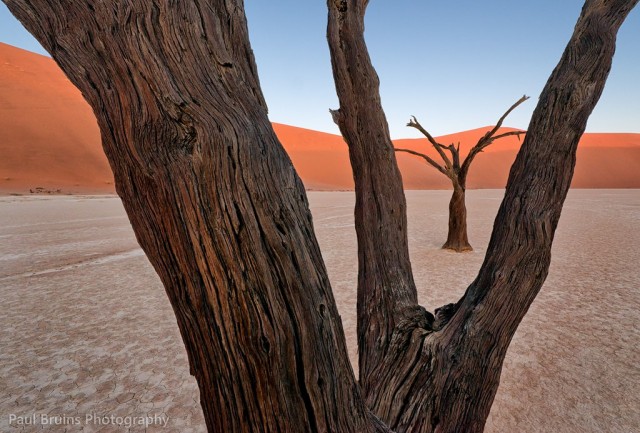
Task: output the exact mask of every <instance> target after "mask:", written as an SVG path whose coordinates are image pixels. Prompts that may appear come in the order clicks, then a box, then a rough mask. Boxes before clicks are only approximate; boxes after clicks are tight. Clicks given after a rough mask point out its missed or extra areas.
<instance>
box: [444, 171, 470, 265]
mask: <svg viewBox="0 0 640 433" xmlns="http://www.w3.org/2000/svg"><path fill="white" fill-rule="evenodd" d="M465 193H466V189H465V187H464V186H463V185H460V184H459V183H457V182H454V184H453V194H451V200H450V201H449V232H448V234H447V241H446V242H445V243H444V245H442V248H443V249H447V250H454V251H457V252H463V251H472V250H473V248H471V245H470V244H469V238H468V237H467V205H466V202H465Z"/></svg>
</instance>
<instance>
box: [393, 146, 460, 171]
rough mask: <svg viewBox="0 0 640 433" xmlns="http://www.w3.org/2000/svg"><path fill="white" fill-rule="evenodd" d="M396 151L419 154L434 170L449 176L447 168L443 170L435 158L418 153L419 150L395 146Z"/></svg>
mask: <svg viewBox="0 0 640 433" xmlns="http://www.w3.org/2000/svg"><path fill="white" fill-rule="evenodd" d="M395 151H396V152H405V153H410V154H411V155H416V156H419V157H420V158H422V159H424V160H425V161H427V162H428V163H429V164H431V165H432V166H433V167H434V168H435V169H436V170H438V171H439V172H440V173H442V174H444V175H445V176H447V177H448V176H449V174H448V173H447V170H445V168H444V167H443V166H441V165H440V164H438V163H437V162H436V161H435V160H433V159H432V158H430V157H429V156H428V155H425V154H424V153H420V152H416V151H415V150H411V149H399V148H397V147H396V148H395Z"/></svg>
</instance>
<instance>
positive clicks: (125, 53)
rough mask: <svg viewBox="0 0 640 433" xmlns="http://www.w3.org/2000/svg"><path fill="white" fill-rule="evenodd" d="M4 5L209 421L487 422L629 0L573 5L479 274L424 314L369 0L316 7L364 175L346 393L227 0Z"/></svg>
mask: <svg viewBox="0 0 640 433" xmlns="http://www.w3.org/2000/svg"><path fill="white" fill-rule="evenodd" d="M4 1H5V3H6V4H7V6H8V7H9V9H10V10H11V12H12V13H13V14H14V15H16V16H17V17H18V18H19V19H20V21H22V23H23V24H24V25H25V27H27V29H29V30H30V31H31V32H32V33H33V34H34V35H35V36H36V37H37V38H38V40H39V41H40V42H41V43H42V44H43V46H44V47H45V48H46V49H47V50H48V51H49V52H50V53H51V54H52V56H53V58H54V59H55V60H56V62H57V63H58V64H59V65H60V66H61V68H62V69H63V71H64V72H65V73H66V74H67V75H68V77H69V78H70V79H71V81H72V82H73V83H74V84H75V85H76V86H78V87H79V88H80V90H81V91H82V93H83V95H84V97H85V98H86V99H87V101H88V102H89V104H90V105H91V106H92V108H93V110H94V112H95V114H96V117H97V119H98V123H99V126H100V129H101V133H102V140H103V147H104V150H105V153H106V154H107V157H108V159H109V162H110V164H111V167H112V169H113V172H114V176H115V180H116V187H117V191H118V194H119V195H120V197H121V198H122V201H123V204H124V206H125V209H126V211H127V214H128V216H129V218H130V220H131V224H132V226H133V229H134V231H135V234H136V237H137V239H138V241H139V243H140V245H141V246H142V248H143V249H144V251H145V253H146V254H147V256H148V257H149V260H150V261H151V263H152V265H153V266H154V268H155V269H156V271H157V272H158V274H159V275H160V278H161V279H162V282H163V284H164V286H165V289H166V292H167V295H168V297H169V300H170V302H171V304H172V306H173V309H174V312H175V315H176V319H177V322H178V326H179V328H180V332H181V335H182V338H183V340H184V342H185V346H186V348H187V353H188V355H189V364H190V367H191V372H192V374H194V375H195V377H196V379H197V381H198V385H199V388H200V393H201V403H202V407H203V411H204V415H205V419H206V422H207V427H208V429H209V431H211V432H221V431H224V432H284V431H287V432H289V431H290V432H325V431H326V432H373V431H390V430H388V427H391V428H393V429H394V431H397V432H408V431H410V432H418V433H431V432H436V433H444V432H460V431H465V432H472V433H473V432H481V431H482V429H483V426H484V423H485V420H486V417H487V415H488V413H489V408H490V407H491V402H492V401H493V397H494V395H495V392H496V390H497V387H498V381H499V376H500V369H501V365H502V361H503V359H504V355H505V353H506V349H507V347H508V345H509V341H510V339H511V337H512V335H513V333H514V332H515V329H516V328H517V326H518V324H519V323H520V320H521V319H522V317H523V316H524V314H525V313H526V311H527V309H528V307H529V305H530V304H531V302H532V301H533V299H534V298H535V295H536V294H537V292H538V290H539V289H540V287H541V285H542V282H543V281H544V278H545V276H546V273H547V270H548V266H549V259H550V256H549V254H550V248H551V242H552V240H553V233H554V230H555V227H556V224H557V220H558V218H559V215H560V210H561V207H562V202H563V201H564V197H565V195H566V192H567V189H568V187H569V183H570V180H571V175H572V167H573V162H574V159H575V149H576V146H577V143H578V139H579V137H580V135H581V134H582V132H583V130H584V126H585V124H586V120H587V118H588V116H589V114H590V112H591V110H592V109H593V107H594V106H595V104H596V102H597V100H598V98H599V96H600V93H601V91H602V88H603V86H604V82H605V79H606V77H607V74H608V71H609V68H610V65H611V57H612V55H613V51H614V46H615V35H616V32H617V30H618V27H619V26H620V24H621V23H622V22H623V21H624V18H625V17H626V15H627V14H628V12H629V11H630V10H631V9H632V8H633V7H634V6H635V4H636V3H637V1H638V0H609V1H606V0H588V1H587V2H586V5H585V8H584V9H583V12H582V15H581V17H580V19H579V21H578V24H577V26H576V29H575V32H574V35H573V37H572V39H571V41H570V42H569V45H568V47H567V50H566V51H565V54H564V55H563V57H562V60H561V61H560V64H559V65H558V67H557V68H556V70H555V71H554V73H553V74H552V76H551V78H550V80H549V82H548V83H547V86H546V87H545V90H544V91H543V93H542V95H541V98H540V103H539V104H538V108H537V109H536V111H535V113H534V117H533V120H532V122H531V126H530V129H529V134H528V135H527V138H526V139H525V142H524V144H523V147H522V150H521V152H520V153H519V155H518V158H517V159H516V162H515V164H514V166H513V168H512V171H511V174H510V178H509V184H508V186H507V192H506V195H505V200H504V202H503V204H502V206H501V208H500V212H499V214H498V217H497V219H496V224H495V227H494V232H493V235H492V238H491V243H490V245H489V250H488V253H487V257H486V259H485V262H484V264H483V267H482V269H481V271H480V273H479V275H478V277H477V278H476V280H475V281H474V282H473V283H472V284H471V286H470V287H469V289H468V290H467V293H466V294H465V296H464V297H463V298H462V299H461V300H460V301H459V302H458V303H456V304H455V305H453V304H452V305H448V306H445V307H443V308H440V309H438V310H436V313H435V317H434V316H433V315H431V314H430V313H428V312H427V311H426V310H424V309H423V308H422V307H420V306H418V304H417V300H416V296H415V286H414V284H413V280H412V276H411V269H410V265H409V258H408V253H407V251H406V222H405V219H406V216H405V204H404V198H403V194H402V189H401V184H399V183H398V182H399V181H400V176H399V173H398V171H397V167H395V159H394V152H393V149H392V148H390V146H389V142H388V140H387V137H388V132H387V131H386V120H384V114H383V113H382V108H381V106H380V103H379V97H378V95H377V78H376V77H375V76H374V75H366V74H368V73H371V72H373V74H375V71H373V68H372V67H371V66H370V62H369V60H368V56H365V54H366V46H365V45H364V39H363V38H362V32H363V29H364V24H363V18H364V12H365V8H366V5H367V2H366V1H362V0H351V1H345V0H342V1H337V2H336V1H329V2H328V6H329V20H330V23H329V40H330V43H331V44H332V45H333V47H332V56H333V57H334V70H335V69H338V72H337V81H340V80H341V79H342V80H344V81H345V83H343V84H344V87H341V84H338V86H337V87H338V91H339V92H340V93H341V95H340V102H341V107H340V110H339V111H338V112H337V113H336V117H337V120H338V123H339V124H340V125H341V129H343V130H344V131H345V134H346V136H347V137H348V139H347V140H348V141H349V146H350V154H351V158H352V161H354V176H355V178H356V184H357V185H360V187H359V189H358V194H359V198H358V205H357V209H356V219H357V225H358V227H359V229H358V241H359V258H360V266H361V267H362V266H363V265H367V266H368V267H367V268H365V269H360V275H359V285H358V292H359V293H358V321H359V323H358V333H359V343H361V344H362V346H361V347H360V350H361V351H364V352H365V353H367V358H366V359H365V360H363V359H362V355H361V360H362V367H363V368H361V373H360V377H361V386H359V385H358V383H357V382H356V381H355V378H354V376H353V372H352V370H351V367H350V365H349V361H348V357H347V352H346V349H345V341H344V334H343V330H342V327H341V323H340V318H339V316H338V313H337V309H336V306H335V301H334V299H333V295H332V293H331V288H330V285H329V281H328V278H327V274H326V270H325V268H324V264H323V261H322V258H321V255H320V250H319V248H318V245H317V242H316V239H315V236H314V233H313V226H312V221H311V214H310V212H309V209H308V204H307V201H306V196H305V192H304V189H303V186H302V184H301V182H300V180H299V178H298V177H297V175H296V173H295V171H294V169H293V167H292V165H291V162H290V160H289V158H288V157H287V155H286V153H285V152H284V150H283V149H282V146H281V145H280V143H279V142H278V140H277V138H276V136H275V134H274V132H273V129H272V128H271V125H270V124H269V120H268V118H267V109H266V104H265V102H264V100H263V97H262V93H261V90H260V86H259V82H258V78H257V73H256V68H255V64H254V61H253V54H252V52H251V49H250V46H249V39H248V35H247V28H246V20H245V16H244V9H243V3H242V1H241V0H194V1H189V2H174V1H169V0H158V1H155V2H147V1H142V0H129V1H122V2H115V1H105V0H102V1H87V2H70V1H64V0H4ZM336 44H337V46H336ZM341 55H342V56H343V58H342V59H337V61H336V58H335V57H336V56H338V57H339V56H341ZM343 67H347V69H350V71H349V70H342V68H343ZM360 68H361V69H360ZM341 70H342V72H340V71H341ZM350 72H353V73H360V72H364V73H365V75H364V76H361V77H355V78H356V79H353V78H354V77H350V76H349V74H350ZM341 73H342V74H344V75H340V74H341ZM340 77H342V78H340ZM360 78H364V79H365V81H367V82H366V83H363V82H360ZM358 86H361V87H358ZM349 92H362V93H361V94H360V95H359V96H358V97H357V98H354V97H353V96H349V94H348V93H349ZM352 104H353V106H352ZM363 122H364V123H363ZM369 126H370V127H371V130H370V131H369V128H368V127H369ZM354 143H355V144H354ZM371 170H380V171H379V172H375V171H371ZM384 176H390V177H389V178H388V179H385V178H384ZM370 212H371V213H372V214H370ZM374 230H375V231H374ZM363 234H364V236H363ZM363 258H364V259H365V260H363ZM369 357H371V358H369ZM371 360H374V361H371ZM374 414H375V415H374ZM380 419H381V420H383V421H384V422H385V423H386V425H385V424H383V423H382V422H381V421H380Z"/></svg>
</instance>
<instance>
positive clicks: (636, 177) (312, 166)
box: [0, 43, 640, 193]
mask: <svg viewBox="0 0 640 433" xmlns="http://www.w3.org/2000/svg"><path fill="white" fill-rule="evenodd" d="M274 128H275V130H276V133H277V134H278V136H279V137H280V139H281V141H282V143H283V145H284V146H285V148H286V149H287V151H288V152H289V155H290V156H291V159H292V161H293V163H294V165H295V166H296V168H297V170H298V173H299V174H300V176H301V177H302V179H303V181H304V182H305V185H306V186H307V188H309V189H319V190H341V189H352V188H353V180H352V177H351V167H350V165H349V156H348V153H347V147H346V144H344V142H343V140H342V138H341V137H339V136H337V135H332V134H327V133H323V132H318V131H312V130H308V129H303V128H296V127H293V126H287V125H282V124H277V123H276V124H274ZM487 128H488V127H485V128H480V129H476V130H471V131H465V132H461V133H457V134H451V135H447V136H443V137H439V140H440V141H441V142H442V143H443V144H449V143H451V142H454V143H457V142H460V143H461V149H462V150H463V153H464V150H465V149H468V148H469V146H471V145H472V144H473V143H475V142H476V141H477V139H478V138H479V137H480V136H481V135H482V134H484V132H485V131H486V130H487ZM396 145H397V146H398V147H408V148H412V149H415V150H419V151H422V152H427V153H429V154H431V155H433V156H435V154H434V151H433V150H431V149H430V147H429V146H427V143H426V140H421V139H406V140H397V141H396ZM519 145H520V142H519V141H518V139H517V138H515V137H509V138H506V139H503V140H500V141H497V142H495V143H494V144H493V145H492V146H491V147H489V148H487V150H486V151H485V152H484V153H483V154H480V155H479V156H478V157H477V159H476V161H475V162H474V166H472V168H471V173H470V177H469V187H470V188H503V187H504V185H505V183H506V179H507V175H508V172H509V167H510V165H511V163H512V162H513V159H514V158H515V155H516V152H517V149H518V147H519ZM398 161H399V164H400V169H401V170H402V174H403V178H404V181H405V186H406V187H407V188H409V189H435V188H448V187H449V184H448V180H447V179H446V178H445V177H444V176H442V175H441V174H440V173H438V172H436V171H435V170H434V169H432V168H431V167H429V166H426V165H425V163H424V162H422V160H421V159H418V158H416V157H412V156H409V155H406V154H400V155H398ZM573 186H574V187H578V188H640V134H602V133H597V134H585V136H584V137H583V140H582V143H581V147H580V150H579V152H578V164H577V167H576V174H575V178H574V182H573ZM37 188H42V189H43V190H45V191H46V190H50V191H55V190H58V189H60V190H61V192H63V193H104V192H113V191H114V187H113V178H112V175H111V171H110V169H109V165H108V163H107V161H106V158H105V156H104V154H103V153H102V148H101V146H100V133H99V131H98V127H97V125H96V121H95V119H94V117H93V113H92V112H91V109H90V108H89V106H88V105H87V104H86V103H85V101H84V99H82V95H81V94H80V92H79V91H78V90H77V89H76V88H75V87H74V86H73V85H72V84H71V83H70V82H69V80H67V79H66V77H65V76H64V75H63V74H62V72H61V71H60V69H59V68H58V67H57V65H56V64H55V63H54V62H53V61H52V60H51V59H50V58H48V57H45V56H40V55H38V54H34V53H31V52H28V51H24V50H21V49H18V48H15V47H12V46H9V45H5V44H2V43H0V192H2V193H12V192H14V193H25V192H29V190H33V191H36V189H37Z"/></svg>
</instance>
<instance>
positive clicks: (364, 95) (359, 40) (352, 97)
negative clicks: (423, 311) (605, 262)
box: [327, 0, 418, 394]
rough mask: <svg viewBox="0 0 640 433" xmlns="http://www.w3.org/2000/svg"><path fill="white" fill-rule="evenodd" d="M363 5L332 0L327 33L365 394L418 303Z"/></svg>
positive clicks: (404, 216) (402, 205)
mask: <svg viewBox="0 0 640 433" xmlns="http://www.w3.org/2000/svg"><path fill="white" fill-rule="evenodd" d="M366 3H367V1H364V0H355V1H348V2H345V1H334V0H329V2H328V6H329V23H328V28H327V38H328V41H329V48H330V51H331V62H332V65H333V71H334V76H335V83H336V88H337V91H338V98H339V100H340V108H339V109H338V110H333V111H332V112H331V113H332V115H333V119H334V121H335V122H336V123H337V124H338V126H339V127H340V131H341V132H342V135H343V136H344V138H345V141H346V142H347V144H348V146H349V158H350V160H351V166H352V168H353V178H354V181H355V187H356V207H355V226H356V234H357V238H358V355H359V357H358V360H359V367H360V381H359V382H360V387H361V388H362V389H363V391H364V393H365V394H367V393H368V392H369V389H370V388H371V386H372V384H371V383H369V378H370V376H371V372H372V370H373V369H374V368H376V366H377V365H379V364H380V362H381V361H382V359H383V357H384V356H385V354H386V351H387V349H388V346H389V343H390V342H391V335H392V332H393V330H394V328H395V327H396V326H397V324H398V320H399V319H400V318H401V317H403V315H404V314H405V312H406V310H407V309H410V310H411V309H414V308H417V306H418V296H417V291H416V287H415V283H414V282H413V274H412V272H411V262H410V260H409V246H408V242H407V212H406V202H405V197H404V191H403V187H402V177H401V176H400V170H398V165H397V164H396V159H395V153H394V151H393V144H392V142H391V136H390V134H389V127H388V124H387V119H386V117H385V114H384V111H383V110H382V105H381V103H380V95H379V92H378V86H379V80H378V76H377V74H376V71H375V69H374V68H373V65H372V64H371V60H370V59H369V54H368V52H367V47H366V44H365V41H364V12H365V8H366Z"/></svg>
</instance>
